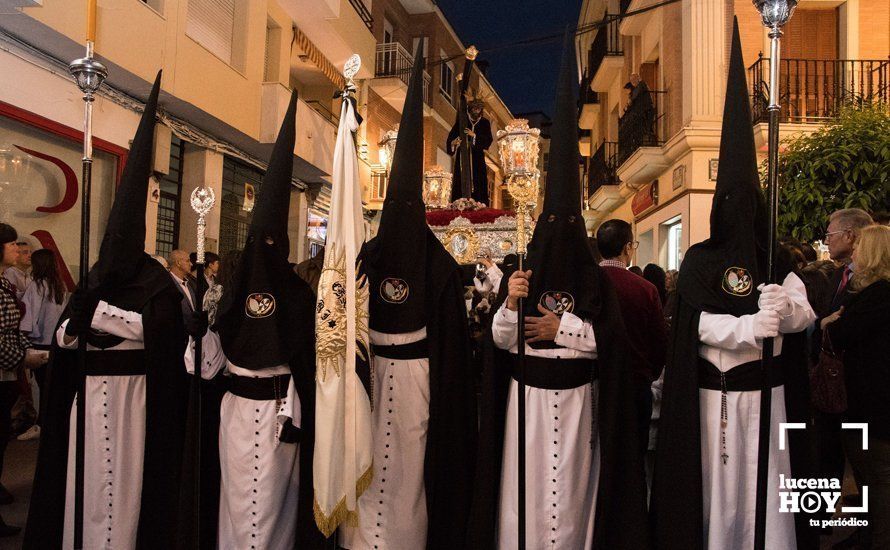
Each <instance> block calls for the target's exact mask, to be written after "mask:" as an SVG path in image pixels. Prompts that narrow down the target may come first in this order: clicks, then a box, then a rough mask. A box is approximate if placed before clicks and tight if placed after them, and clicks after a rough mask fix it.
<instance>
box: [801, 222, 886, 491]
mask: <svg viewBox="0 0 890 550" xmlns="http://www.w3.org/2000/svg"><path fill="white" fill-rule="evenodd" d="M873 223H874V222H873V221H872V218H871V216H869V215H868V213H867V212H866V211H865V210H861V209H859V208H845V209H843V210H836V211H835V212H833V213H832V214H831V216H830V217H829V218H828V229H827V230H826V232H825V236H824V240H823V242H824V243H825V244H826V245H828V253H829V255H830V256H831V259H832V260H834V261H835V262H836V263H839V264H840V267H839V268H838V269H837V270H836V271H835V272H834V275H833V276H832V277H831V285H830V287H829V288H831V292H832V293H833V294H832V300H831V308H830V310H829V311H828V314H829V315H830V314H831V313H834V312H835V311H837V310H838V309H840V308H841V306H842V305H843V304H844V301H845V299H846V297H847V289H848V288H849V284H850V280H851V279H852V278H853V273H854V271H855V266H854V265H853V258H852V255H853V247H854V246H855V244H856V239H857V238H858V237H859V231H860V230H861V229H862V228H863V227H867V226H869V225H872V224H873ZM820 321H821V319H819V320H817V321H816V326H817V327H818V326H819V322H820ZM815 336H816V339H818V340H819V342H816V344H817V345H819V346H821V333H820V332H818V331H817V333H816V334H815ZM816 349H818V348H816ZM842 416H843V413H840V414H838V413H831V412H825V411H821V410H819V409H818V408H816V410H815V414H814V420H815V426H816V434H817V435H816V437H817V445H818V447H819V453H818V456H819V477H826V478H838V479H843V476H844V451H843V448H842V446H841V421H842Z"/></svg>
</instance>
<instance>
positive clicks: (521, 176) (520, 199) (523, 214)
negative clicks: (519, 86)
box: [498, 119, 541, 550]
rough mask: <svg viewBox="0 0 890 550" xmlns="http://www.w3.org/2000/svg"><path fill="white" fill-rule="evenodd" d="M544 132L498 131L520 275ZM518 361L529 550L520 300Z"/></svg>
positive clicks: (519, 122) (516, 124)
mask: <svg viewBox="0 0 890 550" xmlns="http://www.w3.org/2000/svg"><path fill="white" fill-rule="evenodd" d="M540 136H541V131H540V130H539V129H537V128H529V126H528V121H527V120H525V119H514V120H511V121H510V123H509V124H507V126H506V128H505V129H503V130H500V131H498V152H499V153H500V157H501V164H502V166H503V169H504V174H505V175H506V177H507V190H508V191H509V193H510V196H511V197H512V198H513V206H514V208H515V209H516V255H517V256H518V257H519V271H523V270H524V269H525V255H526V244H527V243H528V229H529V227H528V226H529V224H528V221H530V220H531V213H532V212H533V211H534V208H535V204H536V203H537V199H538V182H539V180H540V177H541V173H540V172H539V171H538V153H539V152H540V148H541V143H540V139H541V138H540ZM517 309H518V310H519V316H518V324H517V329H516V330H517V345H516V356H517V357H516V359H517V364H518V367H519V379H518V380H517V381H516V387H517V392H516V393H517V395H518V398H519V399H518V407H517V408H518V415H519V430H518V448H519V457H518V464H519V480H518V489H519V491H518V493H519V503H518V509H519V518H518V528H519V536H518V540H519V548H520V550H524V549H525V336H524V335H525V299H524V298H519V306H518V308H517Z"/></svg>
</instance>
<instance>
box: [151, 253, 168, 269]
mask: <svg viewBox="0 0 890 550" xmlns="http://www.w3.org/2000/svg"><path fill="white" fill-rule="evenodd" d="M151 259H152V260H154V261H156V262H158V263H159V264H161V265H162V266H164V269H166V270H168V271H169V270H170V264H168V263H167V258H165V257H163V256H160V255H158V254H152V256H151Z"/></svg>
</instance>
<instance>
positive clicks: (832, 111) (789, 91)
mask: <svg viewBox="0 0 890 550" xmlns="http://www.w3.org/2000/svg"><path fill="white" fill-rule="evenodd" d="M769 70H770V60H769V58H768V57H760V58H759V59H758V60H757V61H756V62H755V63H754V64H753V65H751V67H750V68H749V69H748V72H749V74H748V80H749V82H751V92H752V99H753V104H752V115H753V119H754V124H757V123H759V122H767V121H768V120H769V112H768V111H767V107H768V106H769ZM779 84H780V87H779V105H780V107H781V108H782V109H781V111H780V121H782V122H800V123H818V122H825V121H826V120H828V119H831V118H834V117H836V116H837V115H838V113H839V112H840V110H841V108H843V107H844V106H848V105H849V106H856V105H865V104H873V103H885V104H886V103H890V60H886V59H884V60H867V59H856V60H850V59H782V60H781V67H779Z"/></svg>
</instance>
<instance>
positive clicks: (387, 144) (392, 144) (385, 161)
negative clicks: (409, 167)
mask: <svg viewBox="0 0 890 550" xmlns="http://www.w3.org/2000/svg"><path fill="white" fill-rule="evenodd" d="M398 140H399V126H398V124H397V125H396V127H395V129H393V130H389V131H388V132H386V133H385V134H383V139H382V140H380V143H379V145H380V146H381V147H380V150H379V151H378V157H379V158H380V164H382V165H383V166H384V168H385V169H386V173H387V174H389V170H390V168H392V158H393V155H394V154H395V152H396V142H397V141H398Z"/></svg>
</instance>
